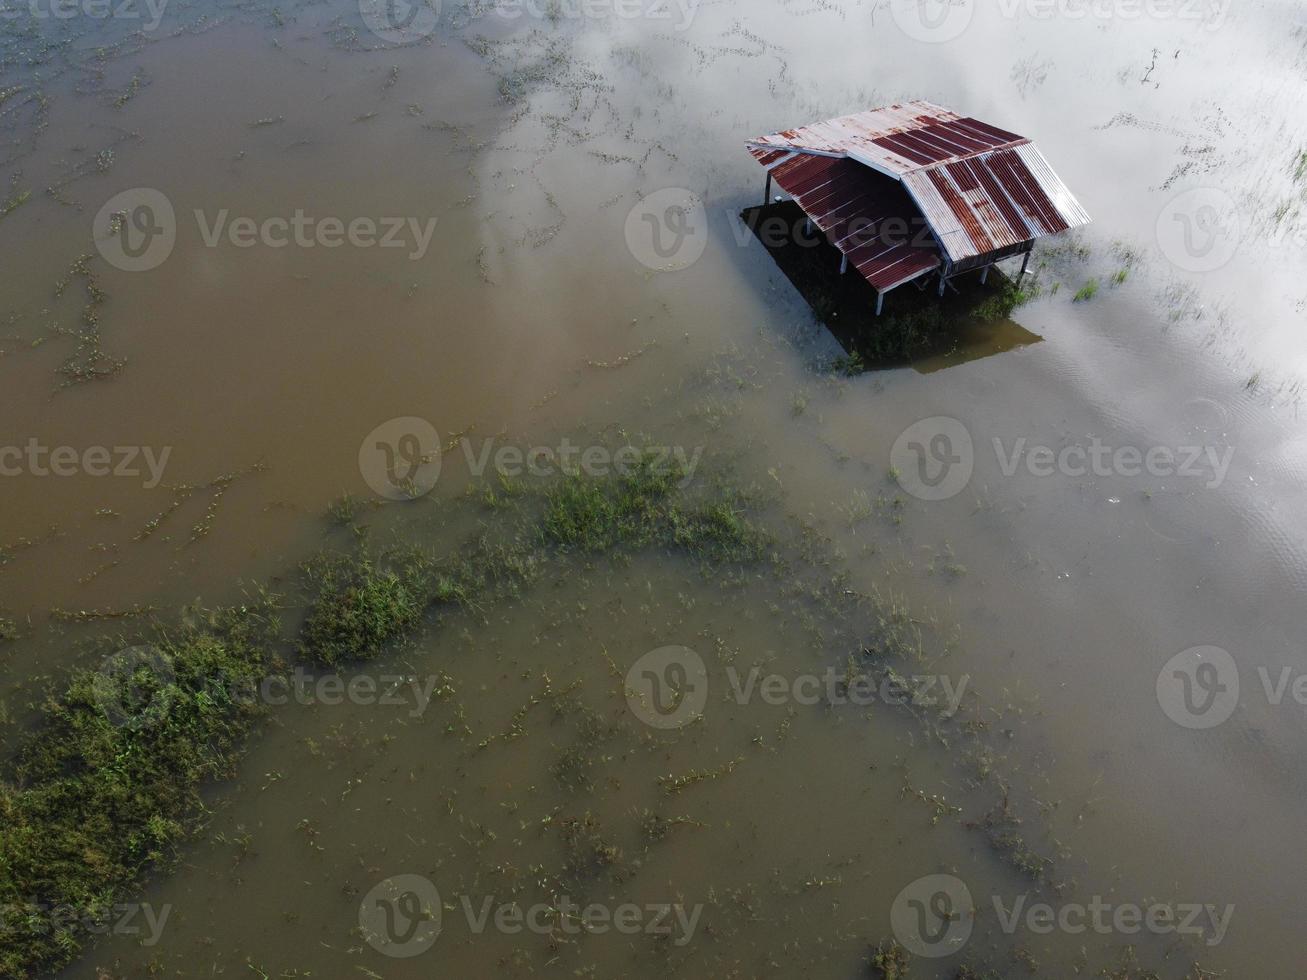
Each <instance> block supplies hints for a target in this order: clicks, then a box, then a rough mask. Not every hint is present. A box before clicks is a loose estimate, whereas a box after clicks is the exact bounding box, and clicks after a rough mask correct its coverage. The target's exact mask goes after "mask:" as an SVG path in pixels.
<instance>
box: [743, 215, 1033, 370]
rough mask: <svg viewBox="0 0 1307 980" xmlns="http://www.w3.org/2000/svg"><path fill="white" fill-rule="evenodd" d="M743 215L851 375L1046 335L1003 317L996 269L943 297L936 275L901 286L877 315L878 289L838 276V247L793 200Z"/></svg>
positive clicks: (1012, 345)
mask: <svg viewBox="0 0 1307 980" xmlns="http://www.w3.org/2000/svg"><path fill="white" fill-rule="evenodd" d="M740 219H741V220H742V221H743V222H744V223H745V225H746V226H747V227H748V228H749V230H750V231H752V232H753V234H754V237H755V238H757V239H758V242H759V243H760V244H761V245H762V247H763V248H765V249H767V251H768V252H769V253H771V256H772V258H773V260H775V262H776V265H777V267H778V268H779V269H780V270H781V271H782V272H783V273H784V274H785V276H786V278H788V279H789V280H790V282H791V284H793V286H794V288H795V289H797V290H798V291H799V294H800V295H801V296H802V297H803V299H804V300H805V301H806V302H807V304H808V305H809V306H810V307H811V308H812V311H813V314H814V315H815V316H816V317H817V319H818V320H820V321H821V323H822V324H823V325H824V326H825V327H826V328H827V329H828V330H829V331H830V332H831V335H832V336H834V338H835V339H836V340H837V341H838V342H839V344H840V346H841V347H843V348H844V351H845V354H846V355H847V363H846V365H845V366H846V367H847V368H848V369H849V370H850V371H852V372H857V371H870V370H885V369H889V368H899V367H912V368H913V369H914V370H916V371H918V372H920V373H922V374H930V373H932V372H935V371H939V370H942V369H944V368H948V367H954V366H956V365H958V364H965V363H966V362H968V361H974V360H978V359H980V358H983V357H989V356H991V355H994V354H1002V353H1004V352H1006V351H1010V350H1014V349H1016V348H1018V347H1025V346H1028V345H1030V344H1035V343H1039V342H1040V341H1041V340H1043V338H1042V337H1041V336H1039V335H1038V334H1035V333H1031V332H1030V331H1029V330H1026V329H1025V328H1024V327H1022V326H1020V325H1018V324H1017V323H1015V322H1013V321H1012V320H1011V319H1010V318H1009V317H1008V316H1007V315H1006V313H1007V311H1008V309H1009V308H1010V305H1011V304H1010V302H1008V301H1006V300H1005V297H1006V296H1007V294H1008V293H1009V292H1010V291H1011V288H1012V287H1013V283H1012V281H1011V280H1010V279H1009V278H1008V277H1007V276H1005V275H1003V274H1002V273H1001V272H1000V271H999V270H998V269H994V270H992V271H991V273H990V276H989V280H988V282H987V283H981V282H980V273H979V272H975V273H972V274H967V275H963V276H960V277H958V278H956V279H954V280H952V281H951V283H950V285H951V286H954V287H956V290H954V289H949V290H948V292H947V294H946V295H945V296H944V298H943V299H941V298H940V297H938V296H937V295H936V293H935V283H936V281H937V280H935V279H934V278H933V277H926V278H925V279H923V280H922V284H921V285H919V284H915V283H909V284H907V285H904V286H900V287H899V288H898V289H895V290H893V291H892V292H890V293H887V294H886V296H885V305H884V309H883V311H882V314H881V315H880V316H877V315H876V291H875V289H873V288H872V286H871V284H870V283H868V282H867V281H866V280H865V279H864V278H862V276H860V275H858V274H857V272H856V271H854V270H850V271H849V272H848V273H846V274H844V275H841V274H840V259H841V256H840V252H839V250H838V249H836V248H835V247H834V246H833V245H831V244H830V243H829V242H827V241H826V240H825V239H824V238H823V237H822V236H821V233H820V232H818V231H816V229H814V230H813V232H812V233H811V234H808V233H806V232H805V230H804V214H803V210H802V209H801V208H800V207H799V206H798V205H797V204H795V203H794V202H793V201H785V202H782V203H778V204H767V205H763V206H761V207H752V208H746V209H745V210H744V211H742V212H741V213H740Z"/></svg>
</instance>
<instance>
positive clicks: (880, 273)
mask: <svg viewBox="0 0 1307 980" xmlns="http://www.w3.org/2000/svg"><path fill="white" fill-rule="evenodd" d="M751 152H752V153H753V155H754V156H755V157H756V158H757V159H758V161H759V162H760V163H762V164H763V166H765V167H767V168H768V169H769V170H770V171H771V174H772V178H773V179H774V180H775V182H776V184H777V186H778V187H780V188H781V190H783V191H785V192H786V193H787V194H789V195H790V196H791V197H792V198H794V200H795V202H796V203H797V204H798V205H799V207H801V208H802V209H803V211H804V213H805V214H807V215H808V217H809V218H811V219H812V221H813V224H815V225H816V226H817V227H818V228H820V229H821V231H822V233H823V234H824V235H825V236H826V240H827V241H829V242H830V243H831V244H833V245H834V246H835V247H836V248H838V249H839V250H840V252H842V253H843V254H844V255H846V256H848V259H849V264H850V265H852V266H853V267H854V268H856V269H857V270H858V272H859V273H861V274H862V276H863V277H864V278H865V279H866V280H867V281H868V282H870V283H871V284H872V286H874V287H875V288H876V289H877V290H879V291H880V292H887V291H888V290H891V289H893V288H894V287H895V286H901V285H902V284H903V283H905V282H909V281H910V280H913V279H916V278H917V277H918V276H922V275H925V274H926V273H928V272H930V271H932V270H934V269H937V268H938V267H939V265H940V258H939V252H938V249H937V248H936V247H935V245H934V242H933V240H931V239H930V238H929V236H928V235H926V234H922V231H923V230H924V224H925V219H924V218H923V217H922V215H921V212H920V211H918V210H917V208H916V206H915V205H914V204H913V203H912V199H911V198H910V197H908V194H907V192H906V191H905V190H904V189H903V187H902V186H901V185H900V184H897V183H895V182H894V181H891V180H887V179H885V177H884V176H883V175H881V174H878V173H876V172H875V171H872V170H868V169H867V168H866V167H864V166H862V165H861V164H859V163H857V162H856V161H853V160H848V159H844V158H840V157H830V156H819V155H815V154H811V153H790V152H786V151H777V150H766V149H763V148H760V147H754V148H752V149H751Z"/></svg>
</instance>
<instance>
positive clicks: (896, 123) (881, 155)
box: [747, 101, 1090, 314]
mask: <svg viewBox="0 0 1307 980" xmlns="http://www.w3.org/2000/svg"><path fill="white" fill-rule="evenodd" d="M747 145H748V148H749V152H750V153H752V154H753V156H754V157H755V158H757V160H758V162H759V163H760V164H762V165H763V167H765V168H766V170H767V190H766V194H765V197H764V200H770V199H771V190H772V185H773V183H774V184H775V185H776V186H777V187H779V188H780V189H781V190H782V191H784V192H785V193H786V194H788V195H790V197H792V198H793V199H794V201H795V202H796V203H797V204H798V205H799V206H800V207H801V208H802V209H803V212H804V214H805V215H806V216H807V219H808V224H809V227H811V225H814V224H815V225H816V226H817V227H818V228H819V229H820V230H821V231H822V233H823V234H824V235H825V236H826V239H827V241H829V242H830V243H831V244H832V245H834V246H835V247H836V248H837V249H839V251H840V253H841V255H842V256H843V259H842V263H841V268H840V271H841V272H846V271H847V270H848V268H849V266H853V267H854V268H855V269H857V271H858V272H859V273H860V274H861V275H862V276H863V277H864V278H865V279H866V280H867V281H868V282H869V283H871V285H872V287H873V288H874V289H875V290H876V312H877V314H879V313H880V312H881V309H882V307H883V305H884V301H885V294H886V293H888V292H890V290H893V289H897V288H898V287H899V286H903V285H906V284H907V283H910V282H911V283H917V284H918V288H924V286H925V284H926V281H927V280H928V279H929V278H930V277H931V276H934V277H935V278H936V279H937V280H938V289H939V294H940V295H941V296H942V295H944V290H945V289H946V288H947V287H948V285H949V280H950V279H953V278H954V277H955V276H959V275H962V274H963V273H966V272H972V271H975V270H977V269H978V270H980V274H981V277H982V280H983V278H984V277H986V276H988V274H989V269H990V267H991V266H993V265H994V263H996V262H998V261H1000V260H1002V259H1006V258H1010V257H1012V256H1017V255H1020V256H1022V257H1023V258H1022V265H1021V272H1020V274H1019V275H1018V279H1020V277H1021V276H1024V275H1025V272H1026V266H1027V264H1028V263H1029V261H1030V253H1031V251H1032V250H1033V249H1034V247H1035V242H1036V241H1038V240H1039V239H1041V238H1045V237H1047V236H1049V235H1056V234H1058V233H1060V232H1064V231H1068V230H1070V229H1072V228H1079V227H1081V226H1083V225H1087V224H1088V223H1089V221H1090V217H1089V214H1088V213H1087V212H1086V211H1085V209H1084V208H1083V207H1082V206H1081V205H1080V202H1079V201H1077V200H1076V198H1075V195H1074V194H1072V193H1071V191H1070V190H1069V189H1068V188H1067V186H1066V184H1064V183H1063V182H1062V179H1061V178H1060V177H1058V175H1057V173H1056V172H1055V171H1054V170H1053V168H1052V166H1050V164H1049V162H1048V161H1047V160H1046V159H1045V158H1044V155H1043V154H1042V153H1040V152H1039V149H1038V148H1037V147H1036V146H1035V144H1034V143H1032V142H1031V141H1030V140H1029V139H1027V138H1026V137H1024V136H1018V135H1017V134H1016V133H1010V132H1008V131H1007V130H1004V129H1000V128H998V127H997V126H992V125H990V124H989V123H984V122H981V121H980V120H979V119H973V118H971V117H970V116H962V115H959V114H958V113H956V112H954V111H952V110H951V109H945V108H944V107H942V106H938V105H935V104H933V103H930V102H923V101H914V102H905V103H896V104H894V105H889V106H884V107H882V108H880V109H870V110H867V111H866V112H857V113H854V114H853V115H849V116H841V117H839V118H837V119H829V120H826V121H825V122H818V123H812V124H811V125H808V126H801V127H799V128H797V129H787V130H783V131H781V132H779V133H773V134H771V135H770V136H759V137H757V138H756V139H752V140H749V142H748V144H747Z"/></svg>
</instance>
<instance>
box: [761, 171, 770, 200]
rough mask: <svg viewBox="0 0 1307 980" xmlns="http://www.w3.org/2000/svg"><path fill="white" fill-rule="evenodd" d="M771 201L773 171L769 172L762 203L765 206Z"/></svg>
mask: <svg viewBox="0 0 1307 980" xmlns="http://www.w3.org/2000/svg"><path fill="white" fill-rule="evenodd" d="M770 200H771V171H770V170H768V171H767V189H766V190H765V191H763V192H762V203H763V204H764V205H765V204H766V203H767V202H768V201H770Z"/></svg>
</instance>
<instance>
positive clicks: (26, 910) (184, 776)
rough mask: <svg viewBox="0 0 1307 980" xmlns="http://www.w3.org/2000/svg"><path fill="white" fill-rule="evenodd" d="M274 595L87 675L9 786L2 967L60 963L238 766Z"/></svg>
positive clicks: (172, 845) (51, 712) (0, 881)
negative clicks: (210, 787) (207, 790)
mask: <svg viewBox="0 0 1307 980" xmlns="http://www.w3.org/2000/svg"><path fill="white" fill-rule="evenodd" d="M276 621H277V613H276V608H275V600H274V599H273V598H272V597H271V596H267V595H261V596H260V597H259V598H258V599H257V600H256V601H254V602H252V603H249V604H247V605H244V606H240V607H238V608H236V609H232V610H228V611H225V612H222V613H218V614H215V615H214V616H212V617H211V618H210V619H209V621H208V622H207V623H206V624H205V625H204V626H203V627H202V628H187V629H184V630H182V631H181V632H180V633H178V634H177V635H175V636H168V635H164V636H161V637H159V638H158V639H157V640H156V642H155V643H154V644H153V645H152V646H151V647H149V648H142V649H143V650H145V649H148V654H146V653H143V654H142V655H141V656H140V657H135V656H133V657H126V658H122V659H121V660H119V661H118V662H117V663H110V664H109V665H107V666H106V668H102V669H101V670H100V671H98V672H91V671H83V672H80V673H78V674H76V675H75V676H74V677H73V678H72V681H71V683H70V684H69V686H68V688H67V690H66V691H65V692H64V693H63V695H62V696H60V697H59V698H57V699H55V700H52V701H51V702H49V703H48V704H47V705H46V717H45V722H44V725H43V726H42V728H41V730H40V731H39V732H37V733H36V734H35V735H34V736H33V737H32V738H31V739H30V740H29V741H27V742H26V744H25V745H23V746H22V747H21V748H20V750H19V752H18V755H17V758H16V760H15V762H14V764H13V766H12V770H11V773H10V775H9V778H8V779H7V780H5V781H3V782H0V872H2V873H0V913H2V914H0V974H2V975H4V976H7V977H26V976H31V975H33V974H34V973H36V972H38V971H49V970H54V969H57V968H59V967H60V966H62V965H64V964H65V963H67V962H69V961H70V960H71V959H72V958H73V956H75V955H76V953H77V951H78V949H79V947H80V944H81V942H82V940H83V938H84V934H85V933H86V932H87V931H88V930H90V929H93V928H95V927H96V926H97V925H99V924H101V923H103V922H104V921H105V919H106V917H107V916H108V915H109V913H110V910H111V908H112V906H113V904H114V903H115V901H117V900H119V899H120V898H121V896H122V895H123V894H124V892H126V891H127V890H128V889H130V888H132V887H134V886H135V885H136V884H137V883H138V882H139V881H140V880H141V878H142V877H143V876H144V875H145V874H146V873H147V872H148V871H149V870H151V869H153V868H156V867H160V866H166V865H167V864H168V863H169V862H170V861H171V860H172V859H173V858H174V857H175V855H176V851H177V847H178V845H179V844H180V843H181V842H182V841H183V840H184V839H185V838H186V837H187V836H188V835H189V834H190V833H191V832H192V831H193V830H194V829H195V827H196V825H197V822H198V820H199V817H200V815H201V814H202V813H203V812H204V807H203V803H202V801H201V797H200V791H201V787H202V786H204V785H205V784H206V783H209V782H211V781H213V780H216V779H220V778H223V777H227V776H230V775H232V772H233V769H234V766H235V762H236V760H237V758H238V757H239V755H240V752H241V748H242V744H243V742H244V739H245V736H246V735H247V733H248V732H249V730H250V728H251V726H252V724H253V721H254V718H255V717H256V716H257V714H258V713H259V708H258V706H257V704H256V702H255V701H254V699H253V698H249V697H243V696H242V695H241V692H243V691H250V690H252V689H253V687H254V685H256V684H257V683H258V682H259V680H260V679H261V678H262V677H263V676H264V675H265V673H266V671H267V651H268V649H269V644H268V637H269V636H271V635H275V633H276V631H277V626H276Z"/></svg>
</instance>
